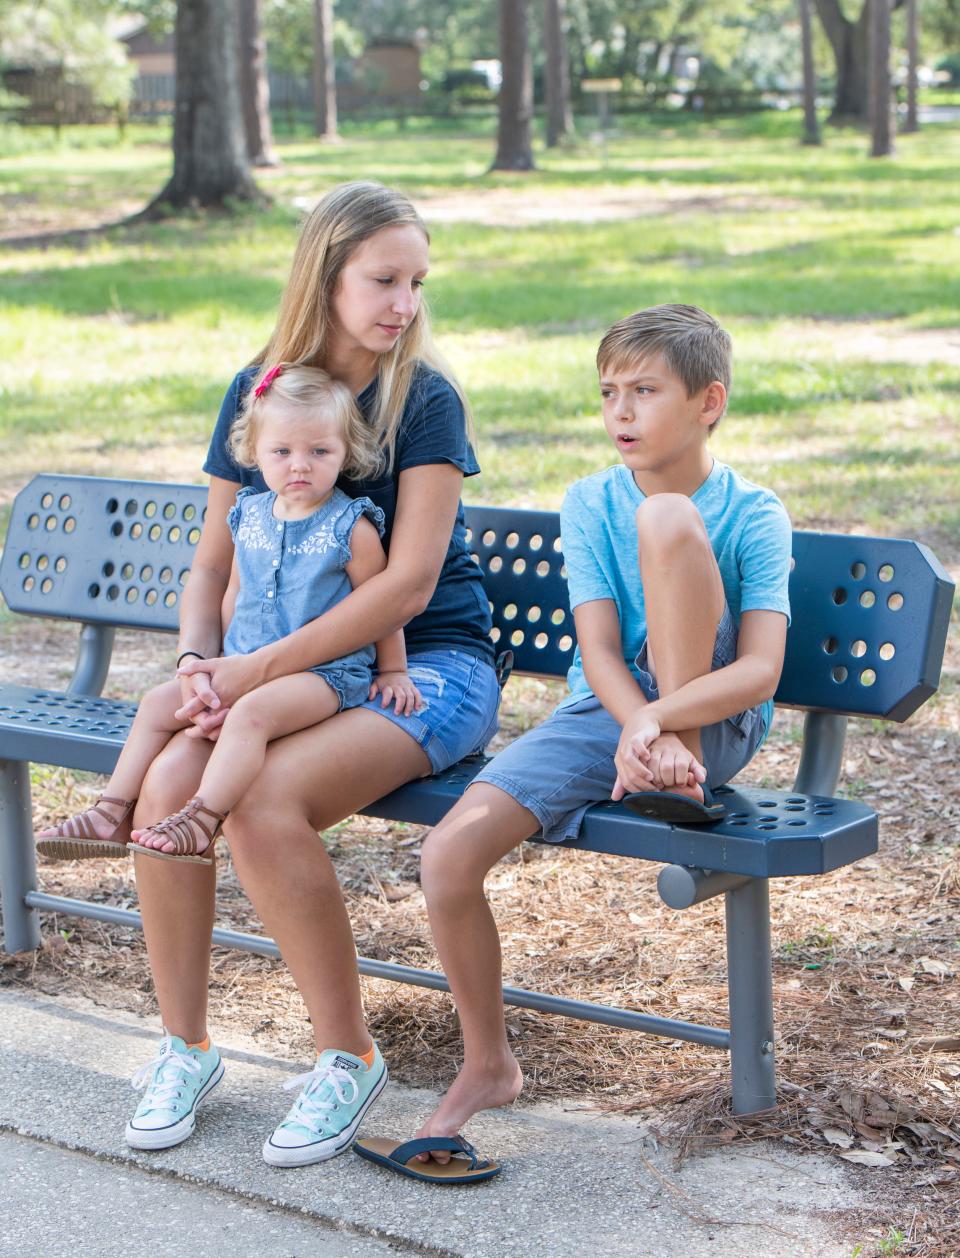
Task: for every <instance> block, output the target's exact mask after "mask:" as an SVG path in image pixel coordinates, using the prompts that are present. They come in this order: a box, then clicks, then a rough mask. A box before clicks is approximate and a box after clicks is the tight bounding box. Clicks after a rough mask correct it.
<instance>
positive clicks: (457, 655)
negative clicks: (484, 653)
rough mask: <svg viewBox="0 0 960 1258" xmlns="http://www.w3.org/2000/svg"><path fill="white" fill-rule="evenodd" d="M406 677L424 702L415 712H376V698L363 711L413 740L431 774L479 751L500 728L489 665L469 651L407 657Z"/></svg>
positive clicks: (496, 692)
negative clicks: (385, 719) (385, 721)
mask: <svg viewBox="0 0 960 1258" xmlns="http://www.w3.org/2000/svg"><path fill="white" fill-rule="evenodd" d="M407 672H408V673H409V674H410V678H411V680H412V681H413V683H414V685H415V686H416V687H417V689H418V690H419V691H420V694H421V695H422V696H423V707H422V708H421V709H420V711H419V712H414V713H412V714H411V715H410V716H398V715H397V713H396V712H395V711H394V709H393V707H389V708H383V707H381V706H380V696H379V695H377V697H376V698H375V699H368V700H367V701H366V702H365V703H364V704H363V705H362V706H363V707H365V708H367V709H368V710H369V711H371V712H376V713H378V714H379V715H380V716H384V717H386V718H387V720H388V721H392V722H393V723H394V725H399V726H400V728H401V729H403V730H406V732H407V733H408V734H409V735H410V737H411V738H414V739H416V741H417V742H418V743H419V744H420V746H421V747H422V748H423V750H424V751H425V752H426V753H427V757H428V759H429V761H430V768H431V770H432V771H433V772H434V773H442V772H443V770H444V769H449V768H450V766H451V765H452V764H456V763H457V761H458V760H462V759H463V757H464V756H469V755H471V754H472V753H474V752H479V751H482V750H483V749H484V747H486V745H487V743H488V742H489V741H490V739H491V738H492V737H493V736H494V734H495V733H496V732H497V729H498V726H499V722H498V720H497V710H498V708H499V707H500V685H499V683H498V681H497V674H496V672H495V670H494V668H493V665H492V664H488V663H487V662H486V660H481V659H478V658H477V657H476V656H475V655H471V654H470V653H469V652H468V651H454V650H448V651H421V652H419V653H418V654H417V655H411V656H410V657H409V659H408V660H407Z"/></svg>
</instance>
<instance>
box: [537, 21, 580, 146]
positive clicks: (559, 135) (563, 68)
mask: <svg viewBox="0 0 960 1258" xmlns="http://www.w3.org/2000/svg"><path fill="white" fill-rule="evenodd" d="M543 44H544V48H545V49H546V54H547V72H546V81H547V148H554V147H555V146H556V145H557V144H559V143H560V141H561V140H566V139H568V138H569V137H570V136H572V135H573V112H572V110H571V108H570V63H569V61H568V59H567V40H566V36H565V35H564V31H563V0H544V3H543Z"/></svg>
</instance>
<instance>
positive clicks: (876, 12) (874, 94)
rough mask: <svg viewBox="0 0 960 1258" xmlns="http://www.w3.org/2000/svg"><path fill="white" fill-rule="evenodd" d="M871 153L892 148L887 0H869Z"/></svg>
mask: <svg viewBox="0 0 960 1258" xmlns="http://www.w3.org/2000/svg"><path fill="white" fill-rule="evenodd" d="M870 10H871V17H870V133H871V140H870V156H871V157H889V156H890V154H891V153H892V152H893V111H892V109H891V89H892V83H891V79H890V0H870Z"/></svg>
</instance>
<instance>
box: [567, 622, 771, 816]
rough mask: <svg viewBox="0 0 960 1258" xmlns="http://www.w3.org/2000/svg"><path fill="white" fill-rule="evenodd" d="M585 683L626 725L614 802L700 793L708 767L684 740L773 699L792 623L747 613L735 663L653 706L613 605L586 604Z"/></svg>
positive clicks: (581, 627)
mask: <svg viewBox="0 0 960 1258" xmlns="http://www.w3.org/2000/svg"><path fill="white" fill-rule="evenodd" d="M574 621H575V623H576V627H577V640H578V642H579V644H580V654H581V658H582V660H583V669H584V673H585V675H586V678H587V681H588V683H589V685H590V687H591V689H592V690H593V692H594V694H595V695H596V696H597V698H598V699H599V700H600V702H601V703H602V704H603V706H604V707H605V708H606V710H607V711H608V712H609V713H610V715H611V716H612V717H613V718H614V720H616V721H617V722H618V723H619V724H620V725H621V726H622V730H621V734H620V742H619V744H618V747H617V752H616V756H615V762H616V766H617V774H618V776H617V782H616V785H615V786H614V789H613V798H614V799H620V798H622V797H623V795H624V794H626V793H627V791H641V790H649V789H651V787H652V788H653V789H655V790H663V789H670V788H671V787H690V788H693V787H699V786H700V785H702V783H703V782H704V781H705V780H706V769H705V766H704V765H702V764H701V763H700V761H699V760H698V759H697V758H696V756H694V754H693V752H691V751H690V749H689V748H688V747H687V746H686V745H685V744H684V743H683V742H682V741H681V739H680V738H679V731H681V730H691V729H702V728H703V727H704V726H707V725H714V724H716V723H717V722H719V721H722V720H725V719H726V718H728V717H731V716H736V715H737V714H738V713H740V712H743V711H746V710H747V709H749V708H752V707H755V706H756V705H757V704H759V703H763V702H765V701H766V700H767V699H769V698H771V697H772V696H773V694H774V692H775V690H776V688H777V684H778V682H779V679H780V672H781V669H782V667H783V654H784V647H785V644H786V635H787V619H786V616H784V615H783V614H782V613H781V612H774V611H748V612H744V614H743V617H742V619H741V623H740V631H739V635H738V640H737V658H736V660H735V661H734V662H733V663H732V664H729V665H727V667H725V668H720V669H717V670H716V671H715V672H711V673H707V674H704V675H703V676H701V677H695V678H693V679H692V680H691V681H689V682H687V683H686V684H685V685H684V686H681V687H680V689H679V690H676V691H674V692H673V693H672V694H669V695H666V696H661V697H660V698H659V699H657V700H655V701H654V702H652V703H651V702H649V701H648V700H647V698H646V696H645V695H644V694H643V692H642V690H641V689H640V686H639V685H638V683H637V681H636V678H635V677H634V676H633V674H632V673H631V672H630V669H629V667H628V666H627V664H626V662H625V661H624V658H623V646H622V643H621V637H620V620H619V617H618V615H617V610H616V605H615V603H614V602H613V601H612V600H611V599H597V600H595V601H592V602H587V603H581V604H580V605H579V606H578V607H577V608H576V609H575V611H574Z"/></svg>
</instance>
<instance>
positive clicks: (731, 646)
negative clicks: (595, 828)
mask: <svg viewBox="0 0 960 1258" xmlns="http://www.w3.org/2000/svg"><path fill="white" fill-rule="evenodd" d="M736 655H737V629H736V625H735V624H734V620H733V617H732V615H731V614H730V609H729V608H725V609H724V613H723V616H722V618H721V620H720V624H719V625H718V626H717V639H716V642H715V644H714V648H713V669H714V670H716V669H718V668H724V667H726V665H727V664H732V663H733V661H734V660H735V659H736ZM636 662H637V667H638V668H639V670H640V679H639V680H640V687H641V689H642V690H643V693H644V694H645V695H646V697H647V698H648V699H649V700H650V701H651V702H652V701H653V700H655V699H658V698H659V697H660V692H659V691H658V690H657V683H656V679H655V678H654V677H653V675H652V674H651V673H650V672H649V671H648V670H647V668H646V663H647V647H646V643H644V645H643V647H642V648H641V650H640V654H639V655H638V656H637V661H636ZM620 731H621V726H620V725H618V723H617V722H616V721H615V720H614V719H613V717H612V716H611V715H610V714H609V713H608V712H607V710H606V709H605V708H604V707H603V705H602V704H601V702H600V700H599V699H597V698H595V697H593V696H591V697H590V698H588V699H582V700H581V701H580V702H579V703H576V704H573V705H571V706H570V707H568V708H564V709H563V710H562V711H559V712H554V713H553V715H552V716H550V717H548V718H547V720H546V721H544V723H543V724H542V725H538V726H537V728H536V729H532V730H530V732H529V733H527V734H524V735H523V736H522V737H520V738H518V739H517V740H516V742H514V743H511V745H510V746H509V747H507V748H505V749H504V750H503V751H501V752H500V753H499V755H496V756H494V758H493V759H492V760H491V761H490V763H489V764H488V765H487V766H486V768H485V769H482V770H481V771H480V773H478V774H477V776H476V777H475V778H474V779H473V780H474V782H488V783H490V785H491V786H497V787H499V788H500V790H502V791H505V792H506V793H507V794H508V795H510V796H512V797H513V798H514V799H515V800H516V801H517V803H518V804H521V805H522V806H523V807H524V808H527V809H529V810H530V812H532V813H533V815H534V816H535V817H536V818H537V820H538V821H539V822H540V824H541V826H542V827H543V837H544V839H545V840H546V841H547V842H548V843H562V842H564V841H566V840H568V839H575V838H576V837H577V835H578V834H579V832H580V826H581V824H582V822H583V815H584V813H585V812H586V811H587V809H588V808H589V807H590V805H591V804H598V803H601V802H602V801H603V800H608V799H609V798H610V792H611V791H612V790H613V784H614V782H615V781H616V776H617V771H616V767H615V766H614V763H613V757H614V755H615V754H616V750H617V744H618V742H619V741H620ZM765 734H766V729H765V726H764V720H763V711H762V707H760V706H758V707H755V708H750V709H749V710H748V711H746V712H741V713H740V714H739V715H738V716H733V717H729V718H728V719H727V720H725V721H718V722H717V723H716V724H715V725H708V726H706V727H705V728H704V729H703V730H701V733H700V738H701V744H702V747H703V759H704V764H705V767H706V770H707V785H708V786H709V787H711V788H712V787H716V786H722V785H723V784H724V783H726V782H729V781H730V779H731V778H732V777H735V776H736V774H737V773H739V772H740V770H741V769H742V768H743V767H744V766H745V765H746V764H748V763H749V761H750V760H751V759H752V757H753V755H754V753H755V752H756V750H757V748H758V747H759V746H760V744H761V743H762V742H763V739H764V736H765Z"/></svg>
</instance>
